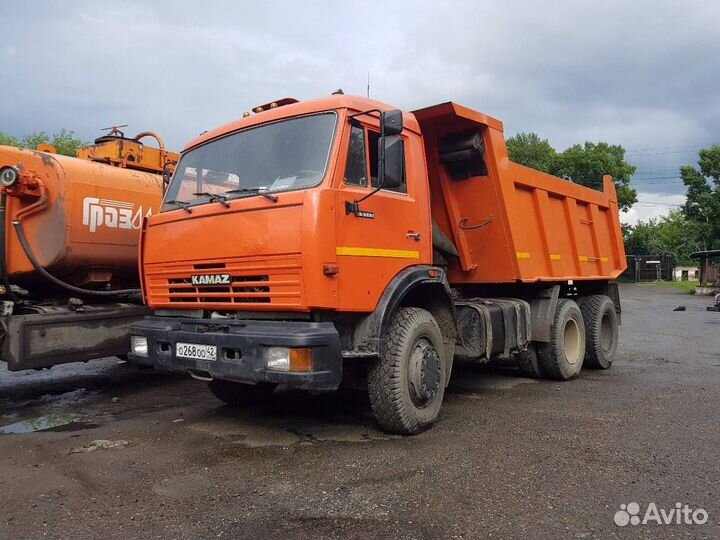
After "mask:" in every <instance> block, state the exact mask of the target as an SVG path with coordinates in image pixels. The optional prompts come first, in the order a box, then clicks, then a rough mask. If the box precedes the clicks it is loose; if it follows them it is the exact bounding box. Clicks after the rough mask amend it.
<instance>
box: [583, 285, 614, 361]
mask: <svg viewBox="0 0 720 540" xmlns="http://www.w3.org/2000/svg"><path fill="white" fill-rule="evenodd" d="M580 311H581V312H582V316H583V320H584V321H585V334H586V342H585V364H584V366H585V367H586V368H590V369H608V368H609V367H610V366H611V365H612V363H613V360H615V353H616V352H617V347H618V335H619V331H618V319H617V313H616V312H615V304H614V303H613V301H612V300H611V299H610V297H609V296H605V295H602V294H594V295H592V296H587V297H585V298H583V299H582V301H581V303H580Z"/></svg>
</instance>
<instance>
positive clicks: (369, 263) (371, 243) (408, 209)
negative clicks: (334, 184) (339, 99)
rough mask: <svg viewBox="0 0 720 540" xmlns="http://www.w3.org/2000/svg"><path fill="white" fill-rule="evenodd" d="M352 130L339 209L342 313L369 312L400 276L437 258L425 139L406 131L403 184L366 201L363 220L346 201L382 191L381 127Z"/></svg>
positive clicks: (356, 124)
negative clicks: (431, 225)
mask: <svg viewBox="0 0 720 540" xmlns="http://www.w3.org/2000/svg"><path fill="white" fill-rule="evenodd" d="M347 131H348V132H349V133H346V137H345V142H346V144H345V146H344V148H346V149H347V150H346V159H345V163H344V168H343V163H342V159H341V160H339V161H340V163H339V165H340V168H341V170H342V171H343V172H342V179H341V181H340V182H339V186H338V187H339V189H338V191H337V192H336V193H337V195H336V197H337V198H336V204H335V214H336V241H337V246H336V255H337V259H336V260H337V265H338V270H339V272H338V274H337V277H338V308H339V309H341V310H347V311H365V312H367V311H372V310H373V309H374V307H375V305H376V304H377V301H378V300H379V298H380V295H381V294H382V292H383V291H384V290H385V287H386V286H387V285H388V283H389V282H390V280H391V279H392V278H393V277H394V276H395V275H396V274H397V273H398V272H400V271H401V270H403V269H404V268H406V267H408V266H412V265H416V264H428V263H429V262H430V261H431V259H432V251H431V237H430V216H429V212H430V204H429V200H428V185H427V180H426V169H425V165H424V155H423V150H422V144H421V142H420V137H419V136H418V135H416V134H414V133H409V132H408V131H407V130H406V131H405V132H404V133H403V135H402V139H403V144H404V147H405V181H404V182H403V184H402V185H401V186H400V187H399V188H396V189H392V190H391V189H381V190H380V191H378V192H377V193H375V194H373V195H371V196H370V197H369V198H368V199H366V200H364V201H362V202H361V203H360V209H361V211H362V217H360V216H357V215H355V214H353V213H347V212H346V209H345V203H346V202H348V201H349V202H352V201H354V200H358V199H361V198H362V197H364V196H366V195H368V194H369V193H370V192H371V191H372V190H373V189H375V188H377V187H378V181H379V180H378V177H379V174H378V144H379V139H380V134H379V129H378V127H377V124H375V125H368V124H363V123H360V122H356V121H353V123H352V124H351V125H350V126H349V127H348V130H347ZM412 143H415V144H412Z"/></svg>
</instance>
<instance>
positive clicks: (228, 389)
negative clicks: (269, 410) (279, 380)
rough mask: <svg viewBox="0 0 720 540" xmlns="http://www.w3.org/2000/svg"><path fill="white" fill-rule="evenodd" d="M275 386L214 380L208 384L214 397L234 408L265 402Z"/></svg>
mask: <svg viewBox="0 0 720 540" xmlns="http://www.w3.org/2000/svg"><path fill="white" fill-rule="evenodd" d="M275 386H277V385H275V384H272V383H258V384H243V383H239V382H234V381H225V380H222V379H213V380H212V381H210V382H209V383H208V388H210V391H211V392H212V393H213V395H214V396H215V397H216V398H218V399H219V400H220V401H224V402H225V403H227V404H228V405H230V406H232V407H244V406H246V405H251V404H253V403H260V402H263V401H265V400H267V399H268V398H269V397H270V394H272V393H273V390H275Z"/></svg>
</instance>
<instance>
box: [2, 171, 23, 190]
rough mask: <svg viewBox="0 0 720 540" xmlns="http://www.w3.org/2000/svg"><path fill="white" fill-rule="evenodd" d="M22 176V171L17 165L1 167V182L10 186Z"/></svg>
mask: <svg viewBox="0 0 720 540" xmlns="http://www.w3.org/2000/svg"><path fill="white" fill-rule="evenodd" d="M18 178H20V172H19V171H18V170H17V169H16V168H15V167H3V168H2V169H0V184H2V185H3V186H5V187H7V188H9V187H12V186H13V185H14V184H15V182H17V181H18Z"/></svg>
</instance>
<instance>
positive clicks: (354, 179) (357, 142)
mask: <svg viewBox="0 0 720 540" xmlns="http://www.w3.org/2000/svg"><path fill="white" fill-rule="evenodd" d="M345 183H346V184H352V185H353V186H367V183H368V182H367V159H366V152H365V130H364V129H363V128H362V127H360V126H352V129H351V130H350V145H349V146H348V156H347V164H346V165H345Z"/></svg>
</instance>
